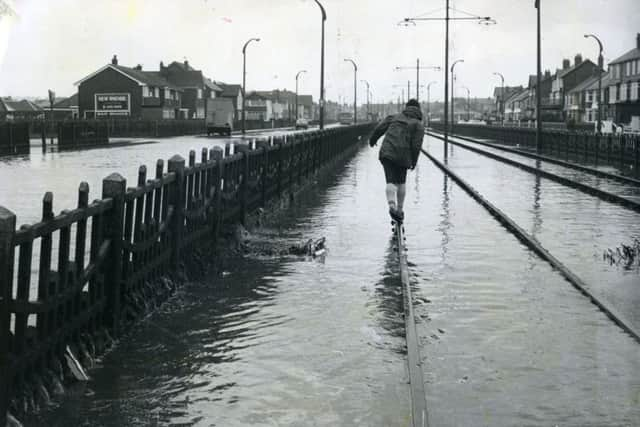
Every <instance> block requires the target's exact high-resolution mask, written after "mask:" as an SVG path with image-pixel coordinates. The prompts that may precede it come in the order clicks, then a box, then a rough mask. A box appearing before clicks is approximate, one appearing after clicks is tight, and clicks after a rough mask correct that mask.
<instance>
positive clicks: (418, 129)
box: [411, 121, 424, 169]
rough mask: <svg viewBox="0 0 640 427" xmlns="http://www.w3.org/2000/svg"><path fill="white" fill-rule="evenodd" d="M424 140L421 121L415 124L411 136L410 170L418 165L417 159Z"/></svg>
mask: <svg viewBox="0 0 640 427" xmlns="http://www.w3.org/2000/svg"><path fill="white" fill-rule="evenodd" d="M423 139H424V126H423V125H422V122H421V121H418V122H417V123H416V124H415V127H414V129H413V134H412V135H411V160H412V162H411V164H412V168H411V169H413V168H415V167H416V164H417V163H418V157H419V156H420V150H421V149H422V141H423Z"/></svg>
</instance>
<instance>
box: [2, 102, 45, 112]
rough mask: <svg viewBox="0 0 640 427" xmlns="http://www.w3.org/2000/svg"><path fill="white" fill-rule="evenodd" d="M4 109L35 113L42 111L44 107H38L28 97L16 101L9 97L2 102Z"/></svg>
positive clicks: (6, 110)
mask: <svg viewBox="0 0 640 427" xmlns="http://www.w3.org/2000/svg"><path fill="white" fill-rule="evenodd" d="M1 104H2V106H3V109H2V111H5V112H12V111H16V112H21V113H34V112H39V111H42V108H40V107H38V106H37V105H36V104H34V103H33V102H31V101H27V100H26V99H22V100H20V101H14V100H9V99H3V100H2V102H1Z"/></svg>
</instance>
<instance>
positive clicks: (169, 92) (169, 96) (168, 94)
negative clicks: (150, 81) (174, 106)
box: [164, 88, 171, 99]
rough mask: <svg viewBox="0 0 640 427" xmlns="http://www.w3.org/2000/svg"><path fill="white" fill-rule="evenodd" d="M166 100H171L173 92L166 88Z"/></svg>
mask: <svg viewBox="0 0 640 427" xmlns="http://www.w3.org/2000/svg"><path fill="white" fill-rule="evenodd" d="M164 99H171V91H170V90H169V88H164Z"/></svg>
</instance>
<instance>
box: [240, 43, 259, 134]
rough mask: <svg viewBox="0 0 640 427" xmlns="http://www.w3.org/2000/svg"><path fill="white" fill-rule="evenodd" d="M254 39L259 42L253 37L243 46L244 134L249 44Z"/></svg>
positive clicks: (243, 129) (244, 128)
mask: <svg viewBox="0 0 640 427" xmlns="http://www.w3.org/2000/svg"><path fill="white" fill-rule="evenodd" d="M252 41H257V42H259V41H260V39H259V38H253V39H249V40H247V42H246V43H245V44H244V46H243V47H242V134H243V135H244V134H245V132H246V127H245V109H246V108H245V100H246V98H247V96H246V95H247V90H246V88H247V45H248V44H249V43H251V42H252Z"/></svg>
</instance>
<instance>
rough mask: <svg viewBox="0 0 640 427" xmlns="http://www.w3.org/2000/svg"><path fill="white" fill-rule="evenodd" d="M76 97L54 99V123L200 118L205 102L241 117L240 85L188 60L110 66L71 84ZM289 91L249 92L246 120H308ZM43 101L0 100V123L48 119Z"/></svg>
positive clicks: (313, 110)
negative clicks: (222, 103) (152, 66)
mask: <svg viewBox="0 0 640 427" xmlns="http://www.w3.org/2000/svg"><path fill="white" fill-rule="evenodd" d="M75 85H76V86H77V87H78V93H77V94H75V95H73V96H72V97H70V98H66V99H63V100H58V101H57V102H56V103H55V104H54V106H53V113H54V118H56V119H62V118H87V119H89V118H100V117H131V118H136V119H149V120H159V119H203V118H205V117H206V114H207V109H208V108H210V105H211V103H210V102H208V100H210V99H215V98H219V97H222V98H230V99H231V100H232V102H233V107H234V120H236V121H238V120H240V119H241V115H242V86H240V85H238V84H226V83H222V82H217V81H213V80H211V79H209V78H207V77H206V76H205V75H204V74H203V73H202V71H200V70H196V69H194V68H193V67H192V66H191V65H190V64H189V62H188V61H186V60H185V61H184V62H176V61H174V62H172V63H170V64H169V65H167V66H165V65H164V63H163V62H160V66H159V70H158V71H147V70H143V68H142V66H141V65H137V66H135V67H126V66H123V65H120V64H119V63H118V58H117V56H116V55H114V56H113V58H112V59H111V62H110V63H108V64H107V65H105V66H103V67H102V68H100V69H98V70H96V71H95V72H93V73H91V74H89V75H88V76H86V77H84V78H83V79H81V80H79V81H78V82H76V83H75ZM295 99H296V96H295V93H294V92H291V91H287V90H274V91H268V92H250V93H248V94H247V99H246V103H245V105H246V110H247V111H246V119H247V120H261V121H271V120H272V119H274V120H279V119H287V120H295V118H296V116H295V114H296V112H297V114H298V117H304V118H307V119H314V118H316V116H317V105H316V104H314V103H313V98H312V96H311V95H299V96H298V105H297V108H296V102H295ZM50 111H51V109H50V106H49V103H48V101H42V102H37V103H35V102H31V101H28V100H21V101H14V100H11V99H10V98H5V99H2V98H0V119H3V118H5V119H34V118H42V117H44V116H45V115H46V116H47V117H49V115H50Z"/></svg>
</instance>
